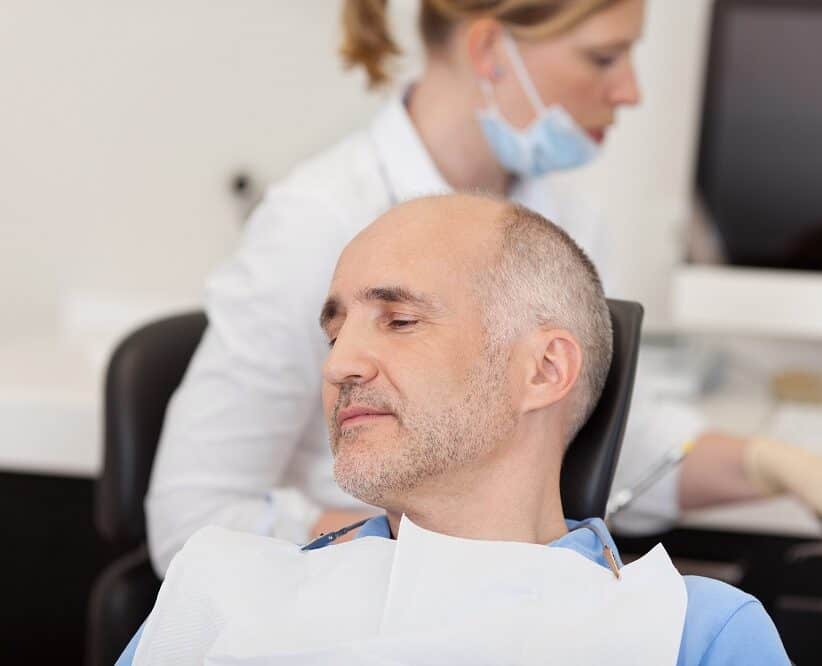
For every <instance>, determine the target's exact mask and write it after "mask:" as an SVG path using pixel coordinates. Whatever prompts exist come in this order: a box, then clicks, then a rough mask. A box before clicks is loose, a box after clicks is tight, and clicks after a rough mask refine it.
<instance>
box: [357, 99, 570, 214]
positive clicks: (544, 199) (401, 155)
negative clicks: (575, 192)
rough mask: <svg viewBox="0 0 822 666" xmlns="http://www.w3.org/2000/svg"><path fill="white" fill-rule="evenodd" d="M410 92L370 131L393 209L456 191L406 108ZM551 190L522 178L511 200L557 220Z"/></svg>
mask: <svg viewBox="0 0 822 666" xmlns="http://www.w3.org/2000/svg"><path fill="white" fill-rule="evenodd" d="M410 91H411V85H409V86H407V87H406V88H405V89H404V90H403V92H402V93H401V94H397V95H394V96H392V97H391V98H390V99H389V100H388V102H387V103H386V104H385V106H384V107H383V108H382V110H381V111H380V112H379V113H378V114H377V116H376V117H375V119H374V121H373V123H372V125H371V129H370V135H371V139H372V141H373V143H374V147H375V149H376V152H377V158H378V161H379V163H380V169H381V171H382V176H383V178H384V179H385V181H386V183H385V184H386V187H387V188H388V190H389V195H390V198H391V204H392V205H394V204H397V203H400V202H402V201H406V200H408V199H413V198H414V197H419V196H425V195H429V194H447V193H450V192H453V191H454V188H453V187H451V185H449V184H448V182H447V181H446V180H445V178H444V177H443V175H442V174H441V173H440V172H439V170H438V169H437V167H436V165H435V164H434V162H433V160H432V159H431V156H430V155H429V154H428V150H427V149H426V147H425V145H424V144H423V142H422V139H421V138H420V136H419V134H418V133H417V130H416V128H415V127H414V123H413V122H412V121H411V116H410V115H409V114H408V109H407V107H406V104H405V100H406V99H407V98H408V95H409V93H410ZM548 190H549V188H548V183H547V182H546V179H545V178H544V177H543V178H522V179H519V180H517V182H516V183H514V186H513V187H512V188H511V191H510V193H509V197H510V198H511V199H512V200H514V201H516V202H518V203H520V204H522V205H524V206H527V207H528V208H531V209H533V210H538V211H540V212H541V213H542V214H543V215H545V216H547V217H549V218H554V219H556V216H557V210H556V208H555V206H554V205H553V202H552V199H553V197H551V196H549V194H550V193H549V191H548Z"/></svg>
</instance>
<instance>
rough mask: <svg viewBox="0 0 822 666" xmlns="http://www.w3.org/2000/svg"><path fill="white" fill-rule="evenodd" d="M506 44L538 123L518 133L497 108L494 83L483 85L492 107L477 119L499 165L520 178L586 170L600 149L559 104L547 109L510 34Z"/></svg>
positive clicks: (482, 111) (479, 114) (485, 81)
mask: <svg viewBox="0 0 822 666" xmlns="http://www.w3.org/2000/svg"><path fill="white" fill-rule="evenodd" d="M503 44H504V45H505V49H506V50H507V52H508V57H509V59H510V60H511V64H512V66H513V69H514V75H515V76H516V77H517V80H518V81H519V83H520V85H521V86H522V89H523V90H524V91H525V94H526V95H527V97H528V100H529V101H530V102H531V105H532V106H533V107H534V111H535V112H536V114H537V117H536V120H534V122H532V123H531V124H530V125H529V126H528V127H526V128H525V129H522V130H518V129H517V128H515V127H513V126H512V125H511V124H510V123H509V122H508V121H507V120H505V118H503V116H502V113H501V112H500V110H499V107H498V106H497V103H496V99H495V98H494V90H493V87H492V86H491V83H490V82H489V81H488V80H486V79H483V80H481V81H480V86H481V87H482V91H483V94H484V95H485V98H486V101H487V103H488V106H487V107H486V108H485V109H480V110H478V111H477V119H478V120H479V123H480V127H482V131H483V134H485V138H486V140H487V141H488V143H489V145H490V146H491V150H492V151H493V152H494V155H495V156H496V158H497V159H498V160H499V163H500V164H501V165H502V166H503V167H504V168H505V169H506V170H508V171H509V172H511V173H513V174H516V175H518V176H524V177H538V176H542V175H544V174H546V173H548V172H550V171H559V170H562V169H573V168H575V167H580V166H583V165H584V164H587V163H588V162H590V161H591V160H592V159H594V158H595V157H596V156H597V155H598V154H599V146H598V145H597V143H596V142H595V141H594V140H593V139H592V138H591V137H590V136H588V134H586V132H585V131H584V130H583V129H582V128H581V127H580V126H579V125H578V124H577V123H576V121H575V120H574V119H573V118H572V117H571V115H570V114H569V113H568V112H567V111H566V110H565V109H564V108H562V106H560V105H559V104H553V105H551V106H549V107H546V106H545V105H544V104H543V103H542V100H541V99H540V96H539V93H537V90H536V88H535V87H534V84H533V82H532V81H531V77H530V76H528V72H527V71H526V69H525V63H523V62H522V58H521V57H520V54H519V50H518V49H517V45H516V44H515V43H514V40H513V38H512V37H511V36H510V35H508V34H507V33H506V34H505V35H503Z"/></svg>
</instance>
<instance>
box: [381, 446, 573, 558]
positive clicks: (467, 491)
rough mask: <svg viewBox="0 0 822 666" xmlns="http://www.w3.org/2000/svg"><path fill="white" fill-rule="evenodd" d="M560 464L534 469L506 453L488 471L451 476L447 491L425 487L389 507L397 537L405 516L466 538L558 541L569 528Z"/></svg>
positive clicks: (527, 541)
mask: <svg viewBox="0 0 822 666" xmlns="http://www.w3.org/2000/svg"><path fill="white" fill-rule="evenodd" d="M534 462H536V461H534ZM544 462H545V461H541V463H542V464H544ZM560 462H561V461H556V463H555V464H549V465H544V466H543V467H531V468H529V466H526V465H523V464H522V460H516V459H514V458H512V457H511V456H510V455H505V456H502V457H500V459H499V460H496V461H494V464H491V465H487V464H486V465H485V467H484V468H485V469H486V470H489V471H488V472H486V473H482V472H478V471H477V470H476V469H472V470H466V471H465V473H464V474H463V475H454V476H452V475H449V478H448V484H447V485H448V489H447V491H442V490H438V489H436V488H432V487H426V488H420V489H418V490H416V491H414V492H413V493H410V494H409V495H408V497H407V498H405V499H404V501H403V502H401V504H400V505H398V506H397V507H395V508H392V509H389V510H387V515H388V521H389V524H390V526H391V533H392V534H394V535H397V533H398V529H399V523H400V518H401V517H402V514H405V515H406V516H407V517H408V518H409V519H410V520H411V521H413V522H414V524H416V525H418V526H420V527H422V528H424V529H427V530H430V531H432V532H438V533H440V534H447V535H450V536H456V537H462V538H465V539H482V540H487V541H519V542H525V543H542V544H547V543H550V542H552V541H555V540H556V539H558V538H559V537H561V536H563V535H564V534H566V533H567V532H568V528H567V527H566V524H565V519H564V516H563V513H562V503H561V500H560V494H559V474H558V470H559V464H560ZM506 468H507V469H506ZM535 470H537V471H536V472H535ZM542 470H544V471H542ZM523 471H524V474H523V473H522V472H523ZM461 477H462V478H461Z"/></svg>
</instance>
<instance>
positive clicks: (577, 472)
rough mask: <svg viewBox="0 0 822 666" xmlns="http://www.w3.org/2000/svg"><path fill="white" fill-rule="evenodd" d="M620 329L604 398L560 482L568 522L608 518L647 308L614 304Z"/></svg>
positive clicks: (571, 448)
mask: <svg viewBox="0 0 822 666" xmlns="http://www.w3.org/2000/svg"><path fill="white" fill-rule="evenodd" d="M608 307H609V308H610V310H611V324H612V325H613V328H614V356H613V360H612V361H611V368H610V370H609V371H608V378H607V379H606V380H605V387H604V388H603V390H602V396H601V397H600V399H599V402H598V403H597V406H596V409H595V410H594V412H593V413H592V414H591V417H590V418H589V419H588V421H587V423H586V424H585V425H584V426H583V427H582V429H581V430H580V431H579V433H578V434H577V436H576V437H575V438H574V441H573V442H571V445H570V446H569V447H568V452H567V453H566V454H565V461H564V462H563V464H562V474H561V476H560V492H561V495H562V508H563V511H564V512H565V517H566V518H575V519H577V520H581V519H583V518H591V517H593V516H599V517H600V518H602V517H604V516H605V505H606V504H607V502H608V495H609V494H610V492H611V483H613V480H614V472H615V471H616V464H617V461H618V460H619V451H620V449H621V448H622V436H623V435H624V434H625V424H626V423H627V421H628V411H629V409H630V407H631V395H632V394H633V390H634V375H635V374H636V364H637V359H638V357H639V333H640V329H641V327H642V314H643V313H642V306H641V305H640V304H639V303H633V302H631V301H618V300H613V299H608Z"/></svg>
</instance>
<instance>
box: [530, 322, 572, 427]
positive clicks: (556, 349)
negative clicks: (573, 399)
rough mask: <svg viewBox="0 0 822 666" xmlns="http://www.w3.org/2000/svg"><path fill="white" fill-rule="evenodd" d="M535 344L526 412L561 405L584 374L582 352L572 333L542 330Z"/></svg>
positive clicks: (535, 339)
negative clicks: (581, 373)
mask: <svg viewBox="0 0 822 666" xmlns="http://www.w3.org/2000/svg"><path fill="white" fill-rule="evenodd" d="M531 342H532V344H531V345H529V349H530V352H531V354H530V359H529V363H528V375H527V382H526V386H525V391H524V393H523V405H522V408H523V411H533V410H538V409H542V408H544V407H548V406H550V405H553V404H556V403H558V402H559V401H561V400H562V399H563V398H564V397H565V396H566V395H568V394H569V393H570V392H571V391H572V390H573V388H574V386H576V383H577V381H578V379H579V375H580V372H581V371H582V348H581V347H580V346H579V343H578V342H577V340H576V338H575V337H574V336H573V335H572V334H571V332H570V331H567V330H565V329H556V328H547V327H545V328H540V329H538V330H537V331H535V332H534V333H533V339H532V340H531Z"/></svg>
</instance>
